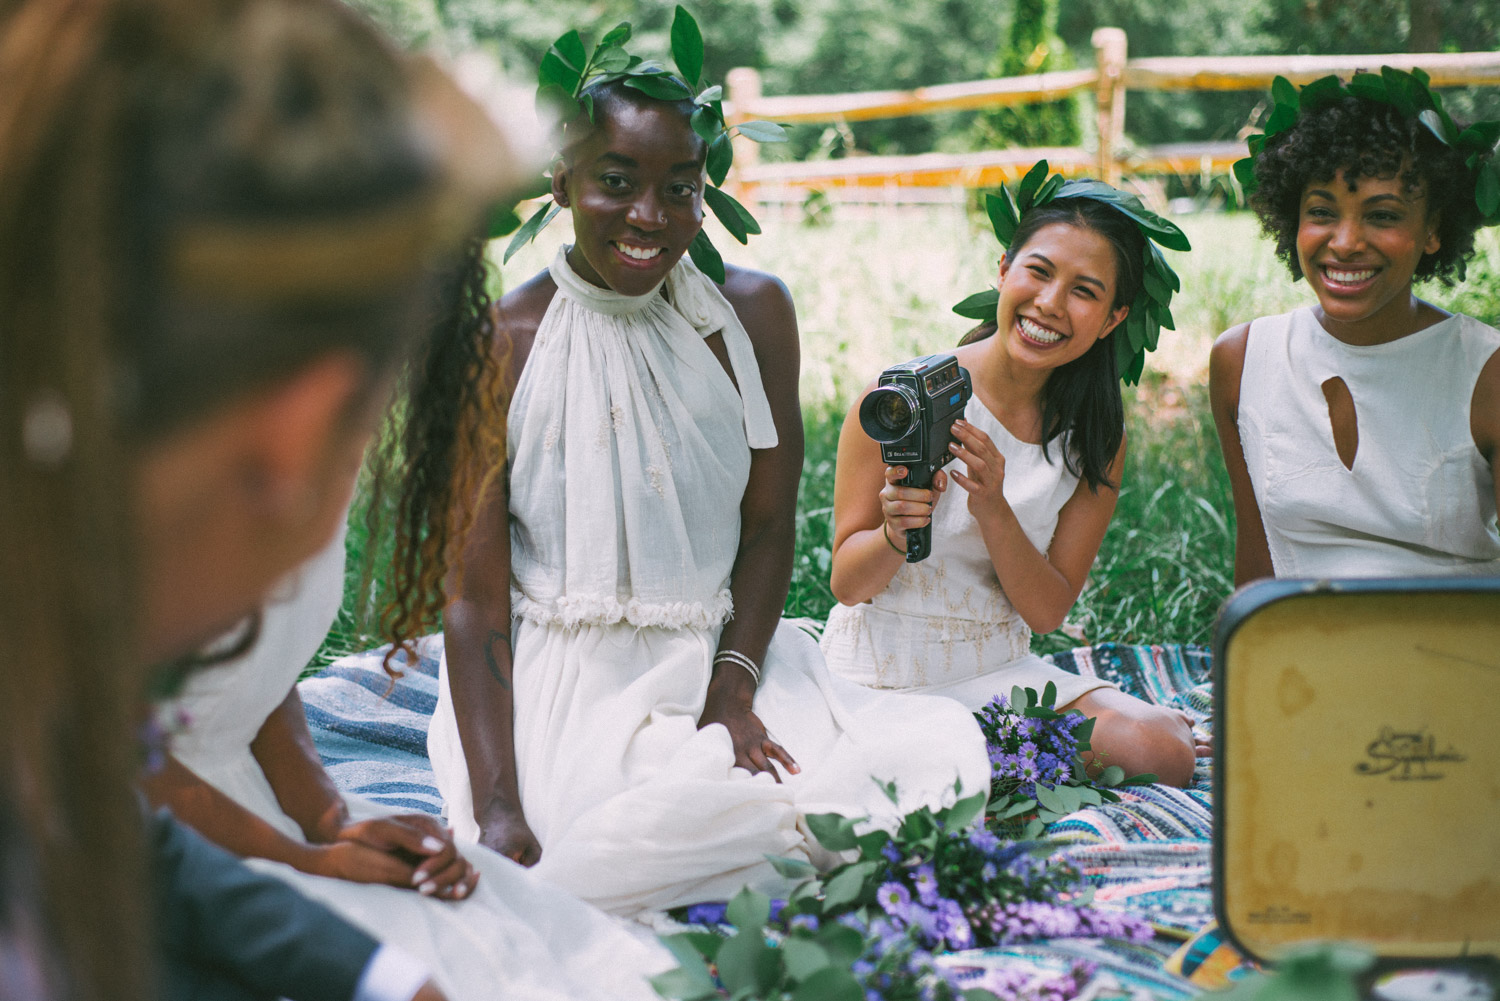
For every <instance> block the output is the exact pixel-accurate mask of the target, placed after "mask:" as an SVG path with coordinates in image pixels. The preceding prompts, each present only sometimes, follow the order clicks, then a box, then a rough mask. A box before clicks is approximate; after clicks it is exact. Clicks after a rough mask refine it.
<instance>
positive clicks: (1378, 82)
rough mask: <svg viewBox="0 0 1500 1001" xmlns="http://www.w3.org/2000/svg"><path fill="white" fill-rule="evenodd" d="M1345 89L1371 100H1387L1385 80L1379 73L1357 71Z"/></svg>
mask: <svg viewBox="0 0 1500 1001" xmlns="http://www.w3.org/2000/svg"><path fill="white" fill-rule="evenodd" d="M1345 89H1347V90H1348V91H1349V93H1350V94H1353V95H1354V96H1355V97H1363V98H1365V99H1366V100H1370V101H1384V100H1385V80H1384V79H1382V78H1381V76H1380V75H1379V74H1378V73H1356V74H1354V75H1353V76H1352V77H1350V78H1349V82H1348V84H1346V85H1345Z"/></svg>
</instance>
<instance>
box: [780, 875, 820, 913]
mask: <svg viewBox="0 0 1500 1001" xmlns="http://www.w3.org/2000/svg"><path fill="white" fill-rule="evenodd" d="M822 893H823V883H822V881H821V880H817V879H809V880H808V881H807V882H805V883H799V884H798V885H797V886H796V887H795V888H794V889H793V890H792V895H791V896H790V897H788V898H787V904H788V905H791V904H796V905H797V913H798V914H818V913H820V912H821V911H822V909H823V905H822V904H821V903H820V902H819V897H820V896H821V895H822Z"/></svg>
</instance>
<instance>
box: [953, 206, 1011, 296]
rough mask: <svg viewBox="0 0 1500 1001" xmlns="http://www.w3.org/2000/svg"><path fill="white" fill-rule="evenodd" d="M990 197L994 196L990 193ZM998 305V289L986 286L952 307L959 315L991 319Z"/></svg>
mask: <svg viewBox="0 0 1500 1001" xmlns="http://www.w3.org/2000/svg"><path fill="white" fill-rule="evenodd" d="M990 197H992V198H993V197H994V196H993V195H991V196H990ZM999 305H1000V290H999V289H993V288H987V289H985V290H984V291H983V292H975V293H974V294H973V295H971V296H969V297H968V298H966V299H964V301H963V302H960V303H959V304H958V305H956V306H954V307H953V312H955V313H957V314H958V315H959V316H966V317H968V318H969V319H971V320H979V321H981V322H982V321H985V320H993V319H994V318H995V311H996V309H997V308H998V307H999Z"/></svg>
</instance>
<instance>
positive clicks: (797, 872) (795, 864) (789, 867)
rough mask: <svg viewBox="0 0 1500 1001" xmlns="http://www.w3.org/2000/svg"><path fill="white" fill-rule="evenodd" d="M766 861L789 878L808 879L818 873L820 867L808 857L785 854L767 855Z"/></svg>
mask: <svg viewBox="0 0 1500 1001" xmlns="http://www.w3.org/2000/svg"><path fill="white" fill-rule="evenodd" d="M765 858H766V861H767V862H769V863H771V868H772V869H775V870H776V871H777V872H779V873H780V874H781V875H783V876H785V877H786V878H787V879H799V880H800V879H807V878H808V877H809V876H816V875H817V874H818V867H817V866H815V865H813V864H812V863H811V862H808V861H807V860H806V859H800V858H788V857H787V856H785V855H770V854H767V855H766V857H765Z"/></svg>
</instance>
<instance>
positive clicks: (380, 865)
mask: <svg viewBox="0 0 1500 1001" xmlns="http://www.w3.org/2000/svg"><path fill="white" fill-rule="evenodd" d="M306 871H308V872H312V873H314V874H316V875H319V876H329V877H332V878H334V879H344V880H348V881H350V882H354V883H384V884H386V885H388V886H397V887H401V888H403V889H408V890H416V891H417V892H419V893H421V894H423V895H424V896H437V897H441V898H443V899H446V900H462V899H464V898H465V897H467V896H468V895H469V894H470V893H472V892H473V890H474V886H475V884H477V883H478V882H479V873H478V871H477V870H476V869H474V867H473V866H472V865H470V864H469V863H468V862H467V861H466V860H465V859H464V858H463V856H461V855H459V854H458V849H457V846H455V845H454V843H453V836H452V833H451V832H449V831H448V829H447V828H445V827H443V825H442V824H441V823H440V822H438V821H437V820H436V819H434V818H432V817H428V816H426V815H425V814H409V815H400V816H394V817H377V818H374V819H371V820H363V821H359V822H358V823H354V824H348V825H346V826H345V827H343V828H342V829H341V830H340V831H339V832H338V834H337V835H336V836H335V839H334V840H333V841H332V842H331V843H329V844H326V845H319V846H317V847H315V848H314V849H313V852H312V861H311V863H310V864H309V866H307V868H306Z"/></svg>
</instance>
